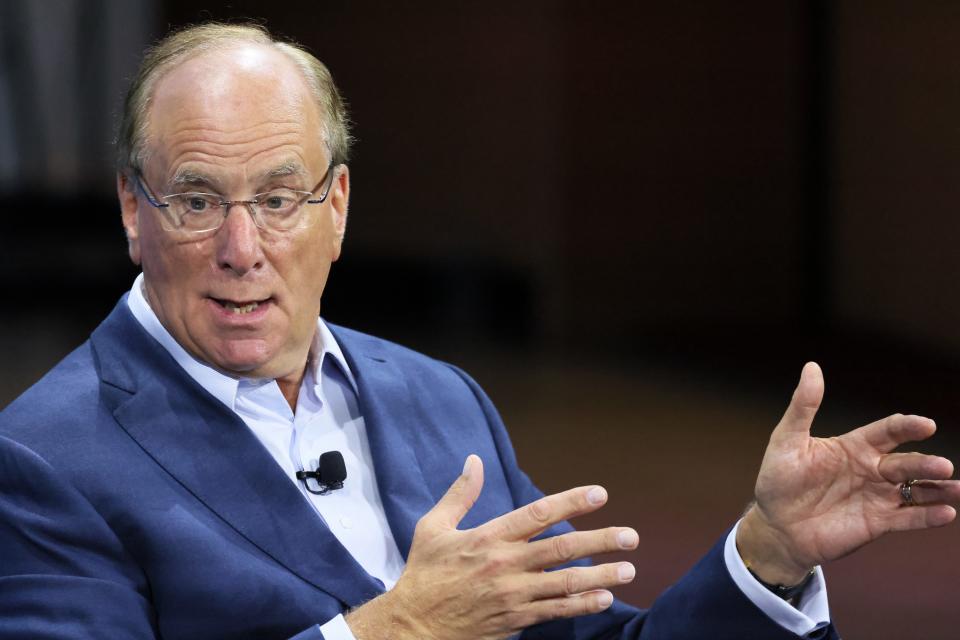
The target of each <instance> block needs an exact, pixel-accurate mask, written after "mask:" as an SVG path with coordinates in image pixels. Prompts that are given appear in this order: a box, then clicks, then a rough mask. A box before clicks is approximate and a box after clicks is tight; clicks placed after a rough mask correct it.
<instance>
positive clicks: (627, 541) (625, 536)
mask: <svg viewBox="0 0 960 640" xmlns="http://www.w3.org/2000/svg"><path fill="white" fill-rule="evenodd" d="M639 543H640V536H638V535H637V532H636V531H634V530H633V529H624V530H623V531H621V532H620V533H618V534H617V544H619V545H620V547H621V548H623V549H633V548H634V547H635V546H637V545H638V544H639Z"/></svg>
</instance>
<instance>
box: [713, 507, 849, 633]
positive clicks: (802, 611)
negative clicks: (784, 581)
mask: <svg viewBox="0 0 960 640" xmlns="http://www.w3.org/2000/svg"><path fill="white" fill-rule="evenodd" d="M739 528H740V522H737V524H736V526H735V527H733V530H732V531H730V535H728V536H727V541H726V544H724V547H723V559H724V562H725V563H726V565H727V571H728V572H729V573H730V577H731V578H733V581H734V582H735V583H736V585H737V586H738V587H739V588H740V591H742V592H743V595H745V596H746V597H747V599H748V600H750V602H752V603H753V604H754V605H756V607H757V608H758V609H760V610H761V611H763V612H764V613H765V614H767V616H768V617H769V618H770V619H771V620H773V621H774V622H776V623H777V624H779V625H780V626H781V627H783V628H784V629H786V630H788V631H792V632H793V633H795V634H797V635H798V636H801V637H803V636H806V635H807V634H809V633H812V632H814V631H816V630H818V629H822V628H823V627H826V626H828V625H829V624H830V606H829V603H828V602H827V583H826V581H825V580H824V579H823V571H822V570H821V569H820V567H817V568H816V569H815V572H816V573H815V574H814V576H813V580H811V581H810V584H809V585H807V588H806V589H804V591H803V594H801V596H800V601H799V602H798V603H797V606H796V608H794V607H793V606H792V605H791V604H790V603H789V602H787V601H786V600H784V599H783V598H780V597H779V596H777V595H776V594H774V593H773V592H771V591H770V590H769V589H767V588H766V587H764V586H763V585H762V584H760V583H759V582H757V579H756V578H754V577H753V576H752V575H750V572H749V571H748V570H747V567H746V565H745V564H743V558H741V557H740V552H739V551H737V530H738V529H739Z"/></svg>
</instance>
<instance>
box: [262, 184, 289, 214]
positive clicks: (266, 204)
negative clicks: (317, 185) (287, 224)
mask: <svg viewBox="0 0 960 640" xmlns="http://www.w3.org/2000/svg"><path fill="white" fill-rule="evenodd" d="M259 202H260V207H261V209H263V210H264V211H267V212H269V213H280V214H283V213H290V212H292V211H293V210H294V209H296V208H297V198H296V196H295V194H294V193H292V192H290V191H287V190H284V189H279V190H276V191H271V192H270V193H266V194H264V195H263V196H260V198H259Z"/></svg>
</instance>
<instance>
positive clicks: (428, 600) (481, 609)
mask: <svg viewBox="0 0 960 640" xmlns="http://www.w3.org/2000/svg"><path fill="white" fill-rule="evenodd" d="M482 487H483V463H482V462H481V461H480V458H478V457H477V456H473V455H471V456H470V457H468V458H467V461H466V464H465V465H464V468H463V474H462V475H461V476H460V477H459V478H457V480H456V481H455V482H454V483H453V485H452V486H451V487H450V489H449V490H448V491H447V493H446V495H444V496H443V498H441V499H440V501H439V502H438V503H437V504H436V506H435V507H434V508H433V509H432V510H430V512H428V513H427V514H426V515H425V516H423V518H421V519H420V521H419V522H418V523H417V529H416V531H415V532H414V537H413V544H412V546H411V549H410V555H409V558H408V559H407V567H406V569H405V570H404V572H403V575H401V576H400V580H399V581H398V582H397V584H396V586H395V587H394V588H393V589H392V590H391V591H389V592H387V593H385V594H383V595H382V596H380V597H379V598H376V599H374V600H371V601H370V602H368V603H366V604H365V605H363V606H361V607H359V608H357V609H355V610H354V611H352V612H351V613H349V614H348V615H347V617H346V621H347V624H348V625H349V626H350V629H351V631H353V634H354V635H355V636H356V637H357V639H358V640H368V639H371V640H372V639H374V638H386V637H389V638H391V639H395V640H400V639H403V638H411V639H413V638H415V639H416V640H431V639H436V640H440V639H442V640H459V639H461V638H462V639H467V638H470V639H471V640H472V639H494V638H505V637H508V636H510V635H512V634H514V633H516V632H518V631H521V630H522V629H524V628H526V627H529V626H531V625H534V624H537V623H539V622H544V621H546V620H551V619H555V618H570V617H574V616H581V615H586V614H590V613H597V612H600V611H603V610H604V609H606V608H607V607H609V606H610V604H611V603H612V602H613V596H612V594H611V593H610V592H609V591H606V589H607V588H609V587H613V586H616V585H621V584H625V583H627V582H630V581H631V580H633V577H634V575H635V570H634V568H633V565H631V564H630V563H628V562H620V563H611V564H603V565H599V566H595V567H573V568H567V569H561V570H557V571H551V572H544V569H547V568H550V567H555V566H557V565H561V564H565V563H567V562H570V561H572V560H576V559H579V558H584V557H586V556H589V555H593V554H597V553H606V552H610V551H622V550H625V549H635V548H636V547H637V544H638V542H639V537H638V536H637V532H636V531H634V530H633V529H627V528H623V527H610V528H607V529H600V530H595V531H578V532H572V533H566V534H563V535H559V536H555V537H551V538H547V539H544V540H537V541H534V542H530V539H531V538H533V537H535V536H537V535H539V534H540V533H542V532H543V531H545V530H546V529H548V528H549V527H551V526H552V525H554V524H556V523H558V522H560V521H562V520H566V519H568V518H572V517H575V516H578V515H582V514H585V513H590V512H592V511H595V510H597V509H599V508H600V507H601V506H603V505H604V504H605V503H606V501H607V492H606V491H605V490H604V489H603V488H602V487H596V486H594V487H580V488H577V489H571V490H569V491H565V492H563V493H558V494H555V495H552V496H547V497H545V498H541V499H540V500H537V501H536V502H533V503H531V504H529V505H527V506H525V507H522V508H520V509H517V510H516V511H512V512H510V513H508V514H506V515H503V516H500V517H499V518H496V519H494V520H491V521H489V522H487V523H486V524H483V525H481V526H479V527H477V528H475V529H470V530H466V531H460V530H458V529H457V525H458V524H459V523H460V521H461V520H462V519H463V517H464V516H465V515H466V514H467V512H468V511H470V509H471V507H473V504H474V503H475V502H476V500H477V498H478V497H479V495H480V489H481V488H482Z"/></svg>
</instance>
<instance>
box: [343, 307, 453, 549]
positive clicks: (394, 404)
mask: <svg viewBox="0 0 960 640" xmlns="http://www.w3.org/2000/svg"><path fill="white" fill-rule="evenodd" d="M328 326H330V330H331V331H332V332H333V334H334V336H335V337H336V339H337V342H338V343H339V344H340V348H341V350H342V351H343V354H344V357H345V358H346V360H347V364H349V365H350V370H351V371H352V372H353V375H354V377H355V378H356V380H357V388H358V390H359V395H360V398H359V401H360V411H361V413H362V415H363V420H364V424H365V425H366V430H367V438H368V439H369V441H370V454H371V456H372V457H373V465H374V469H375V470H376V476H377V486H378V488H379V490H380V498H381V500H382V501H383V508H384V511H385V512H386V516H387V521H388V522H389V523H390V530H391V531H392V532H393V538H394V540H395V541H396V543H397V547H398V548H399V549H400V553H401V555H403V557H404V559H406V558H407V556H408V555H409V553H410V545H411V543H412V541H413V530H414V528H415V527H416V525H417V521H418V520H419V519H420V518H421V517H422V516H423V514H425V513H426V512H427V511H429V510H430V509H432V508H433V506H434V504H435V503H436V500H437V498H436V497H434V496H433V495H432V494H431V493H430V491H429V490H428V489H427V482H426V481H425V479H424V476H423V470H422V468H421V465H420V459H419V456H418V453H419V452H418V451H417V448H416V447H415V446H413V444H412V442H411V435H412V434H413V433H414V432H415V430H416V429H417V428H418V426H417V424H416V422H417V420H418V415H419V412H418V411H417V409H416V407H414V406H413V404H412V396H411V394H410V390H409V389H408V387H407V384H406V377H405V374H404V372H403V371H400V370H399V368H398V367H397V365H396V364H395V363H394V362H392V361H391V360H390V359H389V358H388V357H387V356H386V355H385V354H384V353H383V349H382V346H381V344H382V343H380V341H378V340H374V339H372V338H370V337H369V336H364V335H362V334H357V333H354V332H351V331H345V330H343V329H341V328H340V327H336V326H334V325H328Z"/></svg>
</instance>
